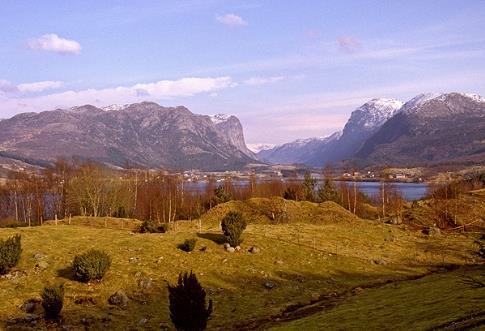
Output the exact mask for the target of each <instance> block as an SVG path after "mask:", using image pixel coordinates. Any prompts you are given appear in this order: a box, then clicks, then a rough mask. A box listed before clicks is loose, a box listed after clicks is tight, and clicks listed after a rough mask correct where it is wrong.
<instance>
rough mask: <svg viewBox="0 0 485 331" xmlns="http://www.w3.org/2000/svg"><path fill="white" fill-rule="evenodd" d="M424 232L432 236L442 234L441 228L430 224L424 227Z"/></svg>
mask: <svg viewBox="0 0 485 331" xmlns="http://www.w3.org/2000/svg"><path fill="white" fill-rule="evenodd" d="M423 233H424V234H426V235H428V236H430V237H436V236H439V235H440V234H441V230H440V229H439V228H438V227H436V226H430V227H427V228H424V229H423Z"/></svg>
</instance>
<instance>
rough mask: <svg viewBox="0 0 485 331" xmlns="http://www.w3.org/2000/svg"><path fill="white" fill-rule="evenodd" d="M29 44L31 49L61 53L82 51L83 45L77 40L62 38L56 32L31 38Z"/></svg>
mask: <svg viewBox="0 0 485 331" xmlns="http://www.w3.org/2000/svg"><path fill="white" fill-rule="evenodd" d="M27 46H28V47H29V48H30V49H40V50H44V51H49V52H55V53H61V54H79V53H80V52H81V45H80V44H79V43H78V42H77V41H75V40H70V39H64V38H61V37H59V36H58V35H56V34H54V33H50V34H45V35H43V36H41V37H39V38H35V39H30V40H29V41H28V42H27Z"/></svg>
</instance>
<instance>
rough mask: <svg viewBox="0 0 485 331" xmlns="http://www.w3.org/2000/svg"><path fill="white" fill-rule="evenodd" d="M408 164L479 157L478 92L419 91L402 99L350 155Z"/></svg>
mask: <svg viewBox="0 0 485 331" xmlns="http://www.w3.org/2000/svg"><path fill="white" fill-rule="evenodd" d="M355 156H356V157H358V158H362V159H365V160H366V161H367V162H369V161H371V162H374V163H387V164H391V163H392V164H400V165H414V164H422V163H423V162H426V163H437V162H449V161H451V160H453V162H459V161H462V162H481V163H483V162H484V161H485V102H484V98H483V97H481V96H479V95H476V94H475V95H474V94H466V93H444V94H433V95H429V94H427V95H420V96H418V97H416V98H413V99H411V100H410V101H409V102H407V103H406V104H405V105H404V106H403V107H402V109H401V110H400V111H399V112H398V113H397V114H396V115H395V116H393V117H392V118H390V119H389V120H388V121H387V122H386V123H385V124H384V125H382V126H381V127H380V128H379V130H378V131H377V132H376V133H375V134H374V135H372V137H370V138H369V139H368V140H367V141H366V142H365V143H364V144H363V146H362V148H361V149H360V150H359V151H358V153H356V155H355Z"/></svg>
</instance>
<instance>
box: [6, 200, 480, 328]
mask: <svg viewBox="0 0 485 331" xmlns="http://www.w3.org/2000/svg"><path fill="white" fill-rule="evenodd" d="M223 207H224V206H220V207H219V208H223ZM310 208H311V210H313V208H316V207H315V206H310ZM318 208H321V209H320V210H319V212H320V213H324V212H325V208H324V207H322V206H320V207H318ZM332 208H333V207H332ZM334 212H337V211H336V210H334ZM339 212H341V213H343V212H345V210H343V211H339ZM328 213H329V214H330V213H331V211H330V210H329V211H328ZM321 219H322V221H321V222H319V223H318V224H312V223H309V221H310V220H309V219H307V222H303V221H304V220H305V219H304V217H302V219H301V222H296V223H291V224H279V225H268V224H264V223H265V222H263V223H252V224H249V226H248V228H247V230H246V231H245V234H244V242H243V244H242V250H241V251H239V252H236V253H228V252H226V251H225V250H224V249H223V248H222V247H221V243H222V242H223V237H222V236H221V234H220V229H219V228H218V218H217V217H215V216H214V217H213V218H212V219H209V218H207V219H205V220H204V222H203V223H202V228H201V229H200V230H201V231H200V232H197V231H196V229H197V222H193V223H192V222H181V223H180V224H181V225H180V226H178V229H177V230H176V231H173V232H169V233H166V234H138V233H131V232H130V231H128V230H126V229H123V230H121V229H110V228H109V227H108V228H103V227H101V228H99V226H100V224H101V225H103V224H105V222H104V220H100V219H94V220H93V222H94V223H95V227H91V226H88V225H89V224H88V223H89V222H88V223H86V221H85V220H83V222H82V224H83V225H80V224H81V223H77V222H73V223H72V224H71V225H67V224H60V222H59V223H58V225H57V226H56V225H54V224H52V223H50V224H49V225H44V226H41V227H32V228H18V229H0V238H2V239H3V238H7V237H9V236H11V235H13V234H16V233H20V234H22V246H23V253H22V258H21V261H20V263H19V265H18V266H17V268H16V270H14V271H13V272H12V273H11V276H12V277H3V278H0V320H1V323H2V325H0V328H8V327H12V328H17V327H20V326H22V327H34V328H37V329H43V328H46V324H45V322H44V321H43V320H42V319H38V320H36V321H35V324H33V323H34V322H32V321H30V320H28V319H26V317H27V316H26V313H25V312H23V311H22V310H21V309H20V308H19V306H20V305H22V303H24V302H25V301H26V300H29V299H32V298H39V296H40V292H41V290H42V288H43V286H44V285H45V284H49V283H50V284H59V283H63V284H65V288H66V291H65V292H66V300H65V308H64V310H63V321H62V322H60V323H59V324H58V325H52V324H50V325H49V328H56V327H58V328H59V329H61V327H62V326H69V327H70V329H74V330H76V329H84V328H87V329H93V330H96V329H101V328H107V329H113V330H116V329H123V330H126V329H159V328H160V326H162V327H168V328H172V326H171V324H170V319H169V313H168V292H167V284H168V283H174V282H175V281H176V278H177V275H178V273H179V272H182V271H190V270H193V271H194V272H195V273H196V274H197V277H198V278H199V280H200V282H201V283H202V285H203V286H204V287H205V288H206V289H207V292H208V297H209V298H211V299H213V300H214V308H215V310H214V313H213V316H212V319H211V320H210V321H209V329H221V330H222V329H224V330H228V329H245V328H246V329H250V328H253V327H254V326H257V325H262V324H264V321H268V320H269V321H271V320H274V318H275V316H278V315H279V314H281V312H282V311H285V310H288V309H291V308H292V307H295V306H306V305H310V304H312V303H313V304H314V303H316V302H319V301H322V300H325V298H326V296H327V295H329V294H332V293H337V294H338V293H340V292H342V291H346V290H349V291H350V290H352V289H354V288H356V287H367V286H376V285H379V284H383V283H386V282H387V281H390V280H403V279H407V278H409V277H416V276H419V275H423V274H426V273H429V272H430V271H432V270H436V269H437V268H439V267H441V266H443V265H445V264H455V265H462V264H465V263H476V262H477V258H476V256H475V252H476V250H477V247H476V245H475V244H474V242H473V238H469V237H467V236H465V235H461V234H456V235H451V234H448V235H444V236H440V237H428V236H425V235H423V234H421V233H419V232H412V231H409V230H406V229H405V228H404V227H398V226H390V225H383V224H379V223H377V222H370V221H363V220H359V219H356V218H354V217H352V218H349V219H347V220H346V221H343V222H337V221H332V220H328V219H325V217H324V216H322V217H321ZM250 221H251V220H250ZM189 238H197V247H196V249H195V251H193V252H191V253H186V252H183V251H181V250H180V249H178V248H177V245H179V244H181V243H182V242H183V241H184V240H185V239H189ZM251 246H258V247H260V248H261V252H260V253H257V254H252V253H249V252H248V249H249V248H250V247H251ZM203 247H205V250H201V248H203ZM89 248H98V249H103V250H105V251H107V252H108V253H109V254H110V255H111V256H112V258H113V263H112V266H111V269H110V270H109V271H108V273H107V274H106V276H105V278H104V279H103V280H102V282H100V283H92V284H82V283H79V282H77V281H75V280H73V279H72V275H71V273H70V270H69V266H70V263H71V262H72V260H73V258H74V256H75V255H76V254H79V253H80V252H84V251H85V250H87V249H89ZM39 253H40V254H39ZM36 254H37V255H36ZM35 255H36V256H35ZM34 256H35V257H36V258H35V257H34ZM39 256H41V257H40V258H39ZM41 262H42V263H41ZM41 264H42V265H41ZM269 287H272V288H271V289H270V288H269ZM120 289H121V290H124V291H125V292H126V293H127V295H128V297H129V298H130V301H129V303H128V305H127V306H126V307H124V308H121V307H117V306H111V305H109V304H108V298H109V297H110V296H111V295H112V294H113V293H114V292H116V291H118V290H120ZM425 295H426V293H423V297H425ZM465 304H466V303H465ZM465 304H464V305H465ZM470 305H473V302H471V303H470ZM411 318H412V316H409V318H408V322H410V321H411ZM404 322H405V321H404ZM404 322H403V323H404ZM318 323H319V322H318Z"/></svg>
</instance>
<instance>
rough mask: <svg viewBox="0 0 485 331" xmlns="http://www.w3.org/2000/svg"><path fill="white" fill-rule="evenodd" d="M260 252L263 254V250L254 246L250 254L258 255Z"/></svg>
mask: <svg viewBox="0 0 485 331" xmlns="http://www.w3.org/2000/svg"><path fill="white" fill-rule="evenodd" d="M260 252H261V248H259V247H256V246H252V247H251V248H250V249H249V253H252V254H257V253H260Z"/></svg>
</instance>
